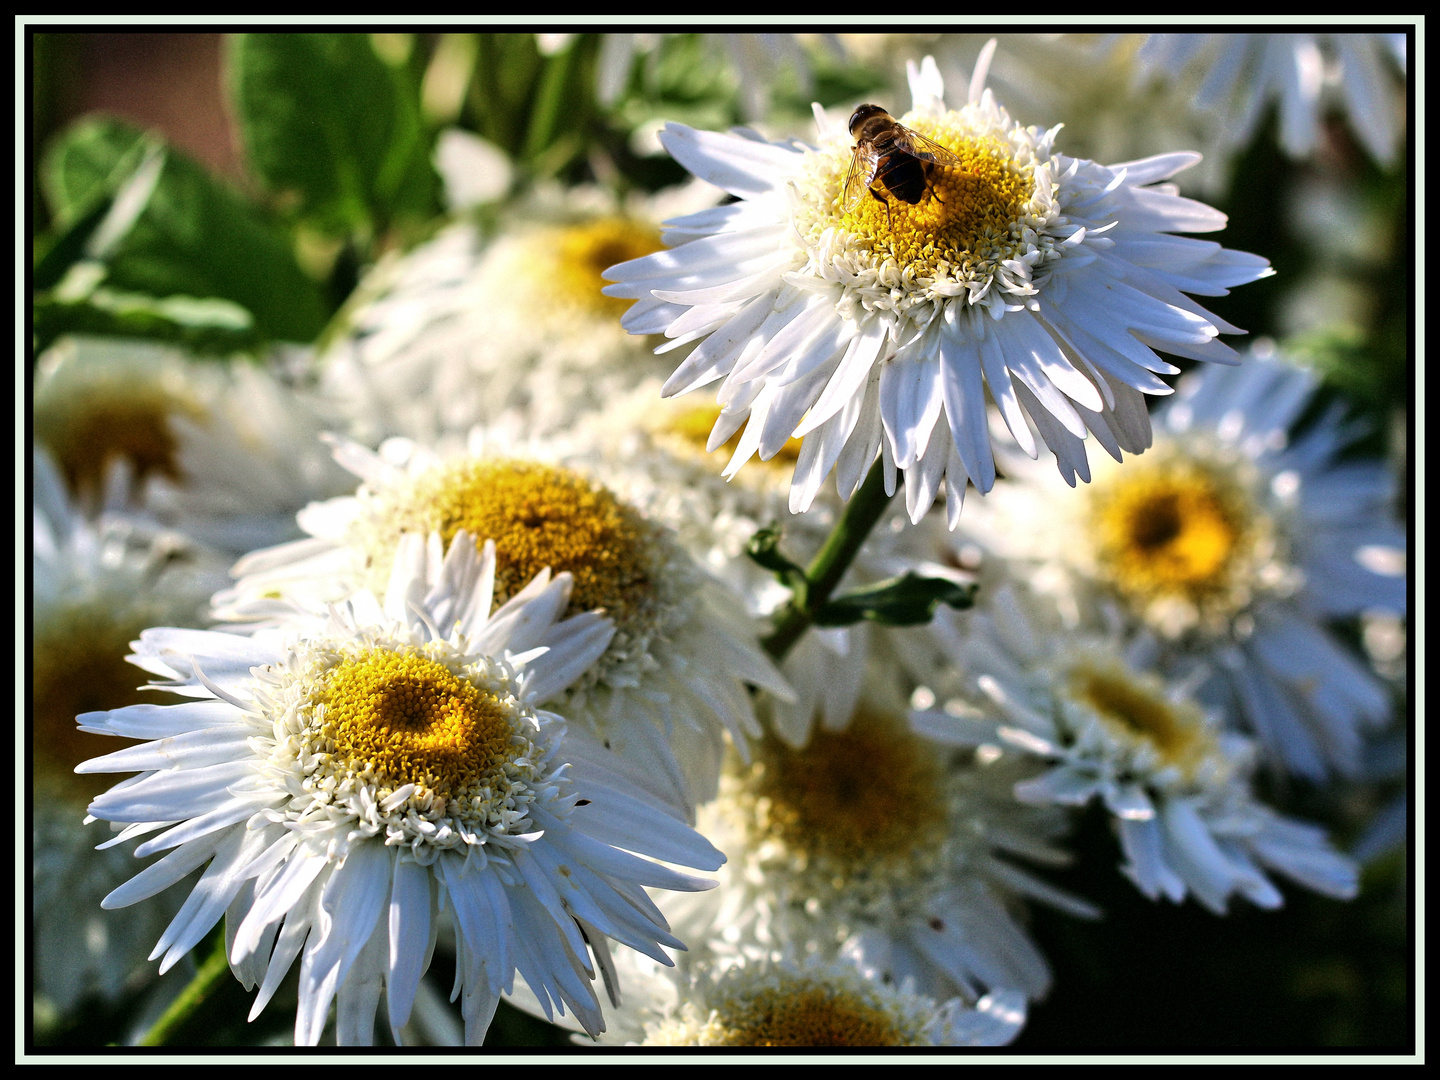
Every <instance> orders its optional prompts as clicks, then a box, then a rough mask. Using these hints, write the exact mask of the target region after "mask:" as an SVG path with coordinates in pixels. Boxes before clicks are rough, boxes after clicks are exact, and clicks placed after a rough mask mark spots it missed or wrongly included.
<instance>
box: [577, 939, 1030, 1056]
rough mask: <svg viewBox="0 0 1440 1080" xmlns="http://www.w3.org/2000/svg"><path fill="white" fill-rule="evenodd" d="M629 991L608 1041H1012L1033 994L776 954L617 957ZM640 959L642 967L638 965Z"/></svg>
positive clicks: (851, 1044)
mask: <svg viewBox="0 0 1440 1080" xmlns="http://www.w3.org/2000/svg"><path fill="white" fill-rule="evenodd" d="M617 966H619V967H621V970H622V972H623V975H624V977H625V985H626V990H627V993H628V995H629V997H628V1000H627V1001H626V1003H625V1004H624V1006H623V1007H621V1008H620V1009H617V1010H615V1011H614V1012H612V1014H611V1017H610V1018H611V1021H612V1024H611V1028H610V1030H609V1031H608V1032H607V1033H606V1035H605V1037H604V1038H603V1039H602V1040H601V1042H602V1044H629V1045H636V1044H639V1045H642V1046H747V1047H770V1046H813V1047H821V1046H826V1047H857V1048H858V1047H865V1046H1005V1045H1006V1044H1008V1043H1010V1042H1011V1041H1012V1040H1013V1039H1014V1038H1015V1036H1016V1035H1018V1034H1019V1033H1020V1029H1021V1027H1023V1026H1024V1023H1025V1012H1026V1003H1025V998H1024V996H1023V995H1021V994H1018V993H1015V992H1014V991H997V992H995V993H993V994H987V995H985V996H984V997H982V998H981V999H980V1000H979V1001H978V1002H976V1003H975V1005H974V1006H973V1007H969V1006H967V1005H966V1004H965V1003H964V1002H962V1001H960V1000H959V999H957V998H952V999H950V1000H949V1001H946V1002H943V1003H942V1002H938V1001H935V1000H934V999H933V998H928V997H924V996H922V995H919V994H916V993H913V992H911V991H909V990H906V989H903V988H901V987H898V986H892V985H888V984H886V983H883V982H878V981H876V980H872V979H867V978H865V976H863V975H862V974H861V973H860V972H859V970H858V969H856V968H855V967H854V966H853V965H851V964H847V963H843V962H833V961H832V962H825V961H819V960H815V959H809V960H806V961H796V960H783V959H767V960H754V961H749V962H746V961H740V962H738V963H734V964H730V965H717V966H710V965H701V966H698V967H696V966H687V967H684V968H681V967H676V968H672V969H663V968H661V967H659V966H658V965H656V964H655V963H653V962H652V961H650V960H648V959H647V958H645V957H637V958H636V959H635V960H634V961H632V960H631V958H630V957H629V956H624V957H617ZM632 969H634V971H635V974H634V975H632V973H631V972H632Z"/></svg>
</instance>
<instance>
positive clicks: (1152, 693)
mask: <svg viewBox="0 0 1440 1080" xmlns="http://www.w3.org/2000/svg"><path fill="white" fill-rule="evenodd" d="M1069 692H1070V695H1071V697H1072V698H1073V699H1074V700H1076V701H1078V702H1080V703H1082V704H1084V705H1086V706H1088V707H1089V708H1091V709H1093V710H1094V711H1095V714H1096V715H1097V716H1098V717H1099V718H1100V721H1101V722H1102V723H1103V724H1104V725H1105V726H1106V727H1107V728H1108V729H1109V730H1110V731H1111V733H1112V734H1114V735H1115V736H1116V737H1118V738H1120V739H1122V740H1124V741H1126V742H1129V743H1132V744H1133V743H1135V742H1137V741H1140V742H1144V743H1146V744H1148V745H1149V746H1151V747H1153V748H1154V750H1155V751H1156V753H1158V754H1159V755H1160V759H1161V760H1162V761H1163V762H1164V763H1165V764H1166V765H1167V766H1171V767H1174V768H1176V769H1179V770H1180V772H1181V774H1182V775H1183V776H1184V777H1185V778H1186V779H1191V778H1193V777H1194V775H1195V772H1196V770H1197V769H1198V768H1199V767H1200V765H1201V764H1202V763H1203V762H1204V761H1205V760H1206V759H1207V758H1211V757H1215V756H1217V755H1218V754H1219V748H1218V746H1217V745H1216V742H1215V738H1214V736H1213V735H1212V734H1211V733H1210V730H1209V728H1208V727H1207V726H1206V724H1205V716H1204V714H1203V713H1202V712H1201V711H1200V709H1199V708H1198V707H1197V706H1195V705H1191V704H1189V703H1179V702H1174V701H1171V700H1170V699H1169V698H1167V697H1166V696H1165V694H1164V692H1163V690H1162V689H1161V687H1160V685H1159V683H1158V682H1157V681H1154V680H1153V679H1151V678H1146V677H1142V676H1137V675H1135V674H1132V673H1131V672H1130V671H1127V670H1126V669H1125V668H1124V667H1123V666H1121V665H1120V664H1118V663H1116V662H1114V661H1100V662H1094V661H1084V662H1081V663H1079V664H1077V665H1076V666H1075V667H1074V668H1073V669H1072V670H1071V672H1070V676H1069Z"/></svg>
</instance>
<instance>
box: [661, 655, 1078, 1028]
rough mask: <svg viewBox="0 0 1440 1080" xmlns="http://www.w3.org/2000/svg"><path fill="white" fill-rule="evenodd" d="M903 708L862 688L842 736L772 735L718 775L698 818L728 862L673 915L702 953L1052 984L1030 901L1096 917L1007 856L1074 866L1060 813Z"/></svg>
mask: <svg viewBox="0 0 1440 1080" xmlns="http://www.w3.org/2000/svg"><path fill="white" fill-rule="evenodd" d="M873 689H874V686H873V683H872V684H871V687H870V691H871V692H872V693H873ZM903 711H904V710H903V708H902V707H900V706H898V705H897V706H895V707H892V708H886V709H882V708H877V706H876V704H875V702H874V699H873V697H872V696H867V698H866V700H865V701H864V702H862V704H861V706H860V709H859V710H858V711H857V712H856V714H855V716H854V717H853V718H851V720H850V723H849V724H848V725H847V726H846V727H845V728H844V729H843V730H841V731H828V730H819V731H816V732H815V733H814V734H813V735H812V736H811V739H810V742H809V744H808V745H807V746H806V747H805V748H804V749H803V750H795V749H792V748H791V747H789V746H787V745H786V744H784V743H783V742H781V741H780V740H778V739H775V738H770V739H767V740H765V741H764V742H763V743H761V744H758V745H757V747H756V749H755V752H754V761H753V762H752V763H751V764H749V765H742V764H740V763H738V762H736V763H734V765H733V767H732V768H731V769H729V770H728V771H727V773H726V775H725V776H723V777H722V779H721V786H720V796H719V798H718V799H717V800H716V801H715V802H713V803H711V804H709V805H708V806H705V807H702V808H701V812H700V825H699V828H700V829H701V831H702V832H704V833H705V835H706V836H708V837H710V838H711V839H712V840H713V841H714V842H715V844H716V845H717V846H718V847H720V848H721V849H722V850H724V851H725V852H726V853H727V855H728V857H729V862H728V864H727V866H726V868H725V870H724V871H723V873H722V875H721V878H720V887H719V888H718V889H716V890H715V891H714V892H712V893H710V894H708V895H707V896H706V897H705V898H704V900H703V901H697V902H693V903H692V902H688V901H683V902H676V903H667V906H666V909H665V910H666V913H667V915H668V916H669V917H670V919H671V921H672V923H674V925H675V927H676V932H677V933H678V934H681V935H682V936H683V937H684V939H685V941H686V942H687V944H689V945H690V947H691V949H692V951H693V952H694V955H695V956H696V959H697V961H700V960H703V961H706V962H710V961H711V960H718V961H720V962H725V961H728V960H731V959H735V958H740V957H748V958H750V959H762V958H764V957H766V956H769V955H772V954H780V955H792V956H803V955H814V956H816V957H818V958H820V959H834V958H836V957H839V956H842V955H843V956H845V957H847V958H849V959H850V961H851V962H854V963H856V964H858V965H859V966H860V968H861V970H862V971H863V972H864V973H865V974H866V975H867V976H869V977H871V978H873V979H879V980H882V981H885V982H889V983H894V984H896V985H909V986H910V987H911V988H912V989H913V990H915V992H917V993H921V994H925V995H929V996H931V997H934V998H937V999H940V1000H945V999H948V998H950V997H952V996H955V995H956V994H959V995H961V996H963V997H964V998H965V999H966V1000H969V1001H974V1000H975V999H977V998H978V997H980V995H981V993H982V988H988V989H1009V990H1015V991H1019V992H1020V993H1022V994H1023V995H1025V996H1027V997H1031V998H1034V997H1039V996H1041V995H1043V994H1044V993H1045V991H1046V989H1047V988H1048V986H1049V982H1050V973H1049V969H1048V967H1047V966H1046V964H1045V960H1044V958H1043V957H1042V956H1041V955H1040V953H1039V952H1038V951H1037V950H1036V948H1035V946H1034V945H1033V944H1031V942H1030V940H1029V938H1028V937H1027V936H1026V934H1025V932H1024V930H1023V929H1022V928H1021V926H1020V924H1019V923H1018V922H1017V921H1016V917H1015V912H1016V909H1017V905H1018V904H1019V902H1020V898H1021V897H1022V896H1029V897H1033V898H1036V899H1041V900H1045V901H1047V902H1050V903H1054V904H1056V905H1058V906H1061V907H1064V908H1066V909H1068V910H1070V911H1071V912H1073V913H1076V914H1093V911H1092V909H1090V908H1089V906H1088V905H1085V904H1083V903H1081V902H1079V901H1076V900H1073V899H1072V898H1070V897H1068V896H1066V895H1065V894H1063V893H1061V892H1060V891H1059V890H1058V889H1055V888H1053V887H1052V886H1050V885H1047V884H1046V883H1044V882H1043V881H1041V880H1039V879H1038V878H1036V877H1034V876H1033V875H1031V874H1030V873H1029V872H1027V871H1025V870H1022V869H1020V868H1019V867H1017V866H1015V865H1013V864H1012V863H1010V862H1008V861H1006V859H1005V858H1003V857H1002V856H1006V855H1019V856H1021V857H1024V858H1026V859H1031V860H1034V861H1037V862H1040V863H1044V864H1051V865H1058V864H1061V863H1064V862H1066V861H1068V859H1067V857H1066V855H1065V854H1064V853H1063V852H1061V851H1059V850H1057V849H1056V848H1055V847H1053V846H1052V844H1051V840H1052V839H1053V838H1055V837H1056V836H1057V835H1058V834H1059V833H1060V832H1061V831H1062V829H1063V828H1064V825H1065V815H1064V814H1062V813H1060V812H1059V811H1056V810H1052V809H1047V808H1037V807H1026V806H1022V805H1020V804H1018V803H1016V802H1015V800H1014V798H1013V796H1012V794H1011V791H1010V789H1011V788H1012V787H1013V785H1014V784H1015V782H1016V781H1017V779H1019V778H1020V777H1022V776H1024V775H1028V774H1027V773H1017V772H1016V770H1015V765H1016V762H1015V760H1014V759H1013V758H1012V757H1005V758H1002V759H1000V760H998V761H996V760H995V759H993V758H991V759H987V760H986V761H985V762H984V763H983V764H982V763H980V762H978V761H970V760H952V755H951V754H950V753H949V752H948V751H947V750H946V748H945V747H943V746H942V745H940V744H937V743H935V742H933V741H931V740H930V739H928V738H926V737H924V736H921V735H919V734H916V733H915V732H913V731H912V730H910V729H909V728H908V727H907V726H906V723H905V720H904V718H903ZM906 980H913V981H912V982H910V983H908V984H907V983H906Z"/></svg>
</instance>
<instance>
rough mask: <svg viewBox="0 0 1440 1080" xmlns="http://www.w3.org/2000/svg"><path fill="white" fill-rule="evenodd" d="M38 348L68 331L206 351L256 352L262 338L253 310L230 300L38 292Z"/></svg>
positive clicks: (35, 312) (219, 353)
mask: <svg viewBox="0 0 1440 1080" xmlns="http://www.w3.org/2000/svg"><path fill="white" fill-rule="evenodd" d="M32 313H33V317H34V335H35V337H34V343H35V353H36V355H39V354H40V353H42V352H44V351H45V350H46V349H48V348H49V347H50V346H51V345H52V344H53V343H54V342H55V340H56V339H57V338H60V337H62V336H64V335H66V334H86V335H91V336H97V337H136V338H147V339H149V340H151V341H166V342H171V343H173V344H176V345H180V346H183V347H184V348H185V349H186V350H187V351H189V352H192V353H196V354H200V355H215V356H230V355H232V354H234V353H237V352H253V351H255V350H256V349H257V348H258V347H259V345H260V344H261V340H260V338H259V337H258V336H257V335H256V333H255V330H254V328H253V326H252V324H251V322H250V316H249V313H248V312H246V311H245V310H244V309H242V308H239V307H236V306H235V305H233V304H230V303H228V302H227V301H224V300H215V299H209V300H200V299H196V298H194V297H186V296H172V297H168V298H166V299H164V300H157V299H155V298H154V297H149V296H144V295H140V294H135V293H130V294H120V293H111V292H108V291H106V290H103V289H97V290H95V291H94V292H93V293H92V294H91V295H90V296H88V297H86V298H85V299H83V300H74V301H68V300H61V299H57V298H55V297H54V296H40V297H37V298H36V300H35V303H34V306H33V308H32Z"/></svg>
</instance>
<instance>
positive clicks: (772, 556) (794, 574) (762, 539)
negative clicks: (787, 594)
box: [745, 525, 807, 605]
mask: <svg viewBox="0 0 1440 1080" xmlns="http://www.w3.org/2000/svg"><path fill="white" fill-rule="evenodd" d="M745 554H746V555H748V556H750V558H751V559H753V560H754V561H755V562H757V563H759V564H760V565H761V566H762V567H764V568H765V569H766V570H769V571H770V572H771V573H773V574H774V575H775V576H776V577H777V578H779V579H780V583H781V584H782V585H784V586H786V587H787V588H790V589H793V590H794V591H795V594H796V595H795V603H796V604H801V605H803V604H804V602H805V594H804V590H805V587H806V584H807V582H806V580H805V571H804V569H803V568H802V567H800V566H799V565H798V564H796V563H793V562H791V561H790V560H789V559H788V558H786V557H785V556H784V555H782V554H781V553H780V527H779V526H778V525H771V526H769V527H767V528H764V529H761V530H759V531H758V532H756V534H755V535H754V536H752V537H750V539H749V540H748V541H747V542H746V544H745Z"/></svg>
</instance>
